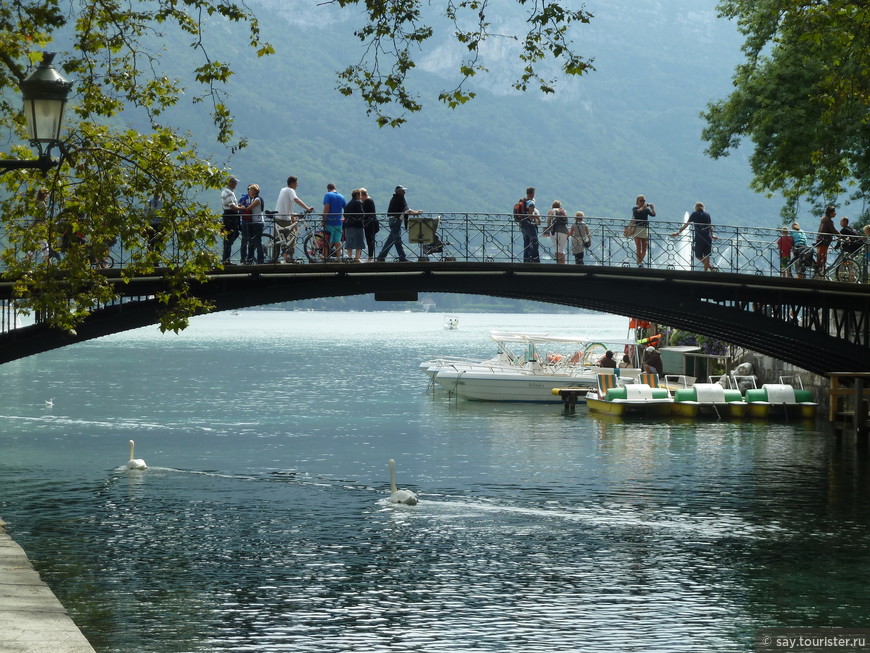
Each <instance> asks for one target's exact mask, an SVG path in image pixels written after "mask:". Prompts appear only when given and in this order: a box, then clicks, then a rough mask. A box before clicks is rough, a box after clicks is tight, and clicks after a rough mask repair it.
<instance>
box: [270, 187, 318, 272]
mask: <svg viewBox="0 0 870 653" xmlns="http://www.w3.org/2000/svg"><path fill="white" fill-rule="evenodd" d="M298 187H299V178H298V177H295V176H293V175H290V176H289V177H287V185H286V186H285V187H284V188H282V189H281V191H280V192H279V193H278V200H277V201H276V202H275V235H276V236H277V235H278V230H279V229H290V233H289V234H288V239H287V246H286V247H285V248H284V261H283V262H284V263H292V262H293V259H294V258H295V256H296V234H297V233H298V231H299V214H298V213H293V205H294V204H298V205H299V206H301V207H302V208H303V209H305V212H306V213H311V212H312V211H313V210H314V207H313V206H308V205H307V204H306V203H305V202H303V201H302V200H301V199H299V195H297V194H296V189H297V188H298ZM276 255H277V253H276Z"/></svg>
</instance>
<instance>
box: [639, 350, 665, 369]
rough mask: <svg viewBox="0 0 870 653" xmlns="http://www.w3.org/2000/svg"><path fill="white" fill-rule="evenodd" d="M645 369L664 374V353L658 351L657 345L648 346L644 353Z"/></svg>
mask: <svg viewBox="0 0 870 653" xmlns="http://www.w3.org/2000/svg"><path fill="white" fill-rule="evenodd" d="M643 371H644V372H650V373H652V374H658V375H659V376H664V374H665V364H664V363H663V362H662V355H661V354H660V353H658V352H657V351H656V348H655V347H647V348H646V352H644V355H643Z"/></svg>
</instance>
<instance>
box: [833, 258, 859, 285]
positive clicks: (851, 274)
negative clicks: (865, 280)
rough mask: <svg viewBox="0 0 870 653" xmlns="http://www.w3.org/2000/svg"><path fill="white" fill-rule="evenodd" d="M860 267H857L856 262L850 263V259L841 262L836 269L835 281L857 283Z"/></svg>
mask: <svg viewBox="0 0 870 653" xmlns="http://www.w3.org/2000/svg"><path fill="white" fill-rule="evenodd" d="M857 269H858V266H857V265H855V263H854V261H850V260H848V259H846V260H843V261H840V262H839V263H838V264H837V267H836V268H834V275H833V277H834V279H835V280H836V281H843V282H845V283H855V281H856V280H857V278H858V275H857Z"/></svg>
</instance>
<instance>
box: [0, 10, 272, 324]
mask: <svg viewBox="0 0 870 653" xmlns="http://www.w3.org/2000/svg"><path fill="white" fill-rule="evenodd" d="M212 15H214V16H220V17H223V18H224V19H225V20H228V21H231V22H241V23H244V24H246V25H247V27H248V29H249V33H250V36H249V43H250V45H251V46H252V47H254V48H256V49H257V51H258V53H259V54H261V55H262V54H268V53H269V52H271V46H269V45H268V44H266V43H261V42H260V40H259V28H258V24H257V20H256V18H255V17H254V16H253V15H251V14H250V13H249V12H248V11H247V10H245V9H244V8H243V7H242V6H241V5H236V4H234V3H230V2H223V1H218V2H211V1H210V0H162V1H161V2H158V3H155V4H145V3H125V2H118V1H116V0H108V1H104V2H96V3H76V2H69V3H67V2H62V1H61V0H35V1H33V2H25V1H21V0H19V1H16V2H11V3H6V4H4V5H3V8H2V9H0V26H2V33H3V37H2V38H0V62H2V66H0V91H2V93H0V98H2V104H0V126H3V127H5V128H11V129H13V130H14V131H15V132H16V133H17V135H18V136H19V137H21V138H22V139H23V138H24V137H25V134H24V131H23V127H24V121H23V118H22V116H21V112H20V110H19V109H18V108H17V107H14V106H12V104H11V102H12V98H17V97H18V93H17V88H16V86H17V85H18V83H19V82H20V81H21V80H22V79H24V78H25V77H26V75H27V72H28V67H29V66H31V65H33V64H34V63H36V62H38V61H39V60H41V52H40V50H41V49H42V48H44V47H46V46H48V45H49V43H51V42H52V40H53V38H55V37H57V38H58V39H59V40H60V41H61V42H65V41H66V40H67V39H69V40H70V46H69V50H68V51H67V52H65V53H64V54H63V55H62V56H61V58H60V60H62V62H63V64H62V67H63V73H64V75H65V76H67V77H68V78H70V79H71V80H72V81H73V82H74V97H73V98H72V99H71V102H70V110H71V111H70V110H68V112H67V114H68V115H67V125H68V127H69V129H68V136H67V137H66V140H65V141H64V142H63V147H62V150H63V153H64V156H63V157H62V159H61V162H60V165H59V166H58V167H57V168H55V169H53V170H52V171H51V172H50V173H49V174H48V175H47V176H42V175H41V174H40V173H37V172H32V171H26V170H24V171H16V172H14V173H10V174H8V175H6V176H5V177H4V178H3V182H4V186H5V189H6V191H7V194H6V196H5V197H4V198H3V199H2V201H0V209H2V216H3V223H4V227H5V231H6V233H7V234H8V238H9V243H8V246H7V247H6V248H5V249H4V250H3V252H2V259H3V263H4V264H5V266H6V267H7V269H8V272H7V277H8V278H10V279H13V280H14V281H15V284H16V291H17V293H18V294H19V295H20V296H21V297H22V300H21V305H23V306H24V307H25V308H29V309H31V310H33V311H35V312H37V313H38V314H39V315H40V316H42V317H43V318H45V319H46V320H47V321H48V322H49V323H50V324H52V325H53V326H56V327H58V328H62V329H72V328H74V326H75V325H76V324H77V323H78V322H79V321H81V320H82V319H83V318H84V317H86V316H87V315H88V313H89V312H90V311H91V310H92V308H93V306H95V305H98V304H100V303H102V302H108V301H111V300H112V299H113V298H114V297H115V296H116V292H115V289H114V286H113V283H115V282H113V281H111V280H110V279H109V278H107V277H106V276H105V275H103V274H101V273H100V272H99V271H98V270H97V269H95V266H94V265H93V262H94V261H95V260H96V259H99V258H101V256H102V253H103V252H105V251H106V250H107V249H108V246H109V243H110V242H112V241H114V240H115V239H120V241H121V242H122V243H123V244H124V249H125V251H126V252H128V253H129V255H130V257H131V258H130V260H129V261H127V263H128V265H127V267H126V268H125V270H124V272H123V277H122V282H128V281H129V280H130V278H131V277H132V276H133V275H135V274H142V273H149V274H153V273H154V272H155V270H159V274H161V275H162V276H163V277H164V278H165V280H166V282H167V286H168V290H167V291H166V292H164V293H163V294H162V295H161V296H159V297H158V299H159V300H160V301H161V302H162V303H163V305H164V310H163V313H162V316H161V328H162V329H164V330H166V329H172V330H176V331H177V330H179V329H181V328H184V327H185V326H186V325H187V320H188V318H189V317H190V316H191V315H193V314H195V313H197V312H200V311H203V310H207V309H208V308H209V307H208V306H207V305H206V304H205V303H203V302H202V301H201V300H199V299H198V298H196V297H195V296H194V295H193V294H192V293H191V291H190V283H191V281H193V280H204V279H205V274H206V272H207V271H208V270H210V269H213V268H214V267H215V266H216V265H217V264H218V261H217V260H216V257H215V256H214V255H213V254H211V253H210V251H209V249H208V248H209V246H211V245H213V244H214V243H215V242H216V241H217V239H218V238H219V237H220V224H219V221H218V220H217V219H216V216H215V215H214V212H213V211H212V210H210V209H209V207H207V206H206V205H204V204H202V203H201V202H199V201H197V199H196V198H197V197H198V196H199V195H200V194H201V192H202V189H203V188H205V189H209V188H212V189H213V188H219V187H220V186H221V185H222V184H223V180H224V176H225V175H224V173H223V172H222V171H221V170H220V169H219V168H216V167H214V166H212V165H211V164H209V163H208V162H207V161H205V160H204V158H203V157H202V156H201V155H200V154H199V153H198V151H197V148H196V145H195V144H193V143H191V142H190V141H189V140H188V139H187V137H185V136H184V135H183V134H180V133H178V131H177V130H175V129H174V128H173V127H171V126H169V125H165V124H161V118H162V116H163V114H164V112H165V111H166V110H167V109H168V108H169V107H171V106H173V105H174V104H176V103H177V102H178V101H179V99H181V98H182V97H183V94H184V92H185V89H184V88H182V85H181V84H180V82H178V81H177V80H173V79H170V78H168V77H167V76H166V75H164V74H163V73H162V72H161V69H160V60H159V53H157V52H154V51H152V50H151V49H149V47H148V46H147V45H143V43H144V42H147V43H154V42H156V41H157V39H155V37H158V38H160V37H163V38H166V37H167V35H166V34H164V33H163V32H161V31H160V30H161V29H162V28H163V27H167V28H170V29H171V30H172V36H177V32H176V31H175V30H180V31H181V33H182V34H186V35H188V36H193V37H194V41H193V43H192V44H191V48H192V49H193V50H194V51H195V52H198V53H199V55H200V56H201V57H202V58H203V60H204V62H205V63H203V64H202V65H201V66H199V67H197V68H196V79H197V81H198V82H199V83H200V85H201V90H200V92H199V95H196V96H194V97H193V100H194V101H196V102H201V101H209V102H211V105H212V110H211V115H212V120H213V122H214V124H215V126H216V131H217V136H216V138H217V140H218V141H219V142H221V143H228V142H229V141H230V140H231V138H232V136H233V132H232V120H231V117H230V115H229V112H228V111H227V110H226V107H225V105H224V102H223V95H222V91H221V89H220V84H222V83H223V82H225V81H226V80H227V79H228V78H229V76H230V75H231V74H232V73H231V70H230V67H229V66H228V65H227V64H225V63H222V62H219V61H214V60H212V59H210V57H209V54H208V52H207V50H206V49H205V47H204V44H203V41H202V40H201V36H202V29H203V28H202V25H203V18H204V17H205V16H212ZM70 28H72V29H73V31H72V33H70ZM60 60H59V61H60ZM58 63H59V62H58ZM70 113H71V114H72V115H70ZM134 124H140V125H145V127H144V128H141V129H134V128H131V127H129V125H134ZM9 154H11V155H12V156H13V157H15V158H19V159H20V158H28V157H29V155H30V152H29V150H28V149H27V148H23V147H20V146H18V147H13V148H12V151H11V152H10V153H9ZM40 187H45V189H46V190H47V197H46V198H45V200H44V201H43V202H40V203H37V202H36V199H35V197H36V195H37V189H39V188H40ZM154 196H159V197H160V198H161V199H162V201H163V204H164V208H163V209H162V215H161V216H160V217H163V218H164V223H165V224H166V225H167V228H166V229H164V230H162V231H161V232H160V233H159V235H158V236H157V237H156V239H155V243H154V246H152V247H148V246H147V238H148V235H149V223H150V221H151V219H152V218H153V217H154V216H152V215H150V214H149V212H148V211H146V210H145V208H144V207H146V206H148V201H149V200H150V199H151V198H152V197H154ZM48 252H62V256H61V257H59V260H58V259H56V258H55V257H47V256H45V255H44V254H45V253H48Z"/></svg>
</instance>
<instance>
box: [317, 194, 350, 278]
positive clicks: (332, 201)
mask: <svg viewBox="0 0 870 653" xmlns="http://www.w3.org/2000/svg"><path fill="white" fill-rule="evenodd" d="M345 206H347V200H346V199H344V195H342V194H341V193H339V192H338V191H337V190H336V188H335V184H333V183H331V182H330V183H328V184H326V195H324V196H323V215H322V218H323V230H324V231H325V232H326V233H327V234H329V245H330V248H331V249H332V256H333V257H334V258H335V260H336V261H340V260H341V230H342V223H343V222H344V207H345Z"/></svg>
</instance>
